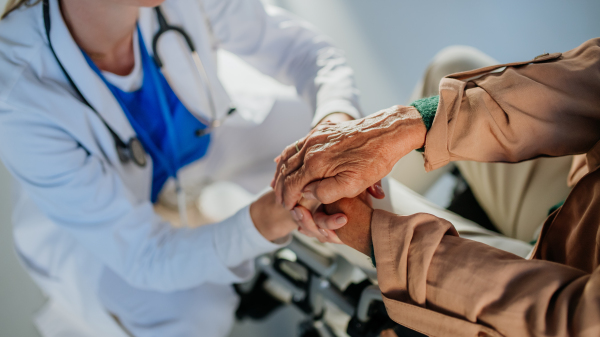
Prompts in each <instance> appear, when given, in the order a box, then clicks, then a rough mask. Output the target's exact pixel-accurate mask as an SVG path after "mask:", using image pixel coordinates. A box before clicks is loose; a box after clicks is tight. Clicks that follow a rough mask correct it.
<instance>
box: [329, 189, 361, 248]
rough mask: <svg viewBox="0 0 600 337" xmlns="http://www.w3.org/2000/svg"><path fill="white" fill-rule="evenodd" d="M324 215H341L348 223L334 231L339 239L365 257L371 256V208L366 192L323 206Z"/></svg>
mask: <svg viewBox="0 0 600 337" xmlns="http://www.w3.org/2000/svg"><path fill="white" fill-rule="evenodd" d="M324 209H325V213H326V214H335V213H343V214H345V215H346V216H347V217H348V223H347V224H346V225H345V226H343V227H341V228H339V229H336V230H335V233H336V234H337V236H338V237H339V239H340V240H341V241H342V242H343V243H345V244H346V245H348V246H350V247H352V248H354V249H356V250H358V251H359V252H361V253H364V254H366V255H369V256H370V255H371V246H372V244H373V242H372V240H371V217H372V215H373V208H372V207H371V200H370V196H369V194H367V192H366V191H365V192H363V193H362V194H360V195H359V196H357V197H355V198H351V199H350V198H344V199H340V200H338V201H336V202H335V203H333V204H329V205H324Z"/></svg>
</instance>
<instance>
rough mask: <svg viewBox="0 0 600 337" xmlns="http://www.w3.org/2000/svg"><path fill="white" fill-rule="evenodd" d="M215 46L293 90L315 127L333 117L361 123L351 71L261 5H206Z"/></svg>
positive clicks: (315, 37) (299, 25)
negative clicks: (341, 115) (338, 114)
mask: <svg viewBox="0 0 600 337" xmlns="http://www.w3.org/2000/svg"><path fill="white" fill-rule="evenodd" d="M202 3H203V6H204V10H205V11H206V13H207V16H208V18H209V20H210V23H211V26H212V30H213V33H214V36H215V38H216V40H217V42H218V43H219V46H220V47H221V48H223V49H225V50H228V51H230V52H232V53H234V54H236V55H238V56H239V57H241V58H242V59H243V60H245V61H246V62H248V63H249V64H250V65H252V66H254V67H255V68H256V69H258V70H259V71H261V72H263V73H264V74H267V75H269V76H271V77H273V78H275V79H277V80H278V81H280V82H282V83H284V84H287V85H294V86H295V87H296V89H297V91H298V94H299V95H300V96H301V97H303V98H304V99H305V100H306V101H307V102H308V103H309V105H310V106H311V107H312V108H313V109H314V110H315V116H314V120H313V125H314V124H316V123H318V122H319V121H320V120H321V119H323V117H325V116H327V115H328V114H331V113H334V112H344V113H347V114H349V115H351V116H352V117H354V118H360V117H361V113H360V109H359V103H358V90H357V89H356V86H355V81H354V73H353V70H352V69H351V68H350V67H349V66H348V64H347V63H346V59H345V57H344V55H343V53H342V52H341V51H340V50H339V49H338V48H336V47H334V46H333V45H332V43H331V41H330V39H329V38H327V37H326V36H324V35H323V34H321V33H318V32H317V30H316V29H315V28H314V27H313V26H311V25H310V24H308V23H307V22H305V21H303V20H301V19H298V18H296V17H294V16H293V15H291V14H290V13H288V12H286V11H284V10H282V9H280V8H277V7H273V6H267V7H265V6H264V5H263V4H262V3H261V2H260V1H259V0H226V1H222V0H204V1H202Z"/></svg>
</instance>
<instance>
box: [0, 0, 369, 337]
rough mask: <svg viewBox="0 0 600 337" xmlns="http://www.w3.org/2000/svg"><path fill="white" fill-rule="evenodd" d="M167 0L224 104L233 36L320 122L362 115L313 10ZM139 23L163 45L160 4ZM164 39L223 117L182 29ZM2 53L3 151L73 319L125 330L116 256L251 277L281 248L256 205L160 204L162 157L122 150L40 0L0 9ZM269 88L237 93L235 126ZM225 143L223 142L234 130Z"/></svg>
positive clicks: (45, 266) (207, 277)
mask: <svg viewBox="0 0 600 337" xmlns="http://www.w3.org/2000/svg"><path fill="white" fill-rule="evenodd" d="M162 7H163V12H164V14H165V16H166V17H167V19H168V20H169V22H170V23H171V24H174V25H181V26H182V27H184V29H185V30H186V31H187V32H188V34H189V35H190V36H191V38H192V40H193V42H194V44H195V45H196V49H197V50H198V53H199V56H200V58H201V59H202V60H203V63H204V67H205V68H206V71H207V74H208V77H209V79H210V81H211V83H212V86H213V90H214V100H215V105H216V108H217V109H216V110H217V113H218V114H219V115H223V114H225V112H226V111H227V110H228V107H229V104H230V98H229V96H228V94H227V92H226V90H225V89H224V87H223V86H222V85H221V84H220V82H219V78H218V74H217V64H216V56H215V55H216V50H217V49H218V48H223V49H225V50H228V51H230V52H232V53H234V54H237V55H238V56H240V57H241V58H242V59H244V60H245V61H246V62H247V63H249V64H251V65H252V66H254V67H255V68H257V69H258V70H260V71H261V72H262V73H264V74H267V75H270V76H272V77H274V78H276V79H277V80H279V81H280V82H282V83H284V84H288V85H294V86H295V87H296V89H297V91H298V94H299V95H300V96H301V97H303V98H304V99H305V100H306V101H307V103H308V104H309V105H310V106H311V108H313V109H314V110H315V116H314V121H315V122H316V121H318V120H320V119H321V118H323V117H324V116H326V115H327V114H329V113H332V112H336V111H340V112H346V113H348V114H350V115H352V116H354V117H359V112H358V103H357V90H356V89H355V86H354V81H353V78H352V71H351V69H350V68H349V67H348V66H347V65H346V64H345V61H344V58H343V57H342V55H341V54H340V53H339V51H338V50H337V49H335V48H333V47H332V46H331V44H330V43H329V41H328V39H326V38H324V37H323V36H321V35H320V34H318V33H316V32H315V31H314V30H313V29H311V27H310V26H308V25H307V24H306V23H304V22H302V21H300V20H297V19H295V18H293V17H292V16H291V15H289V14H288V13H286V12H284V11H282V10H279V9H275V8H271V9H267V10H266V9H265V7H263V5H262V4H261V3H260V1H259V0H204V1H202V2H201V1H200V0H167V1H166V2H165V3H164V4H163V6H162ZM50 12H51V13H50V14H51V23H52V28H51V40H52V43H53V46H54V49H55V51H56V54H57V57H58V58H59V59H60V61H61V62H62V64H63V65H64V66H65V68H66V71H67V72H68V73H69V75H70V76H71V78H72V79H73V81H74V82H75V84H76V85H77V87H78V88H79V90H80V91H81V93H82V94H83V96H84V97H85V98H86V99H87V101H88V102H90V104H91V105H92V106H93V107H94V108H95V109H96V110H97V111H98V113H99V114H101V115H102V117H103V118H104V120H105V121H106V122H107V123H108V124H109V125H110V126H111V127H112V129H113V130H114V131H115V132H116V133H117V134H118V135H119V136H120V137H121V139H123V140H129V139H130V138H131V137H132V136H134V135H135V133H134V130H133V129H132V127H131V125H130V123H129V122H128V120H127V117H126V116H125V114H124V113H123V111H122V110H121V108H120V106H119V104H118V102H117V101H116V100H115V98H114V97H113V95H112V94H111V93H110V91H109V90H108V89H107V88H106V86H105V85H104V84H103V82H102V81H101V79H100V78H99V77H98V76H97V75H96V74H95V73H94V72H93V70H92V69H90V67H89V66H88V65H87V63H86V61H85V59H84V57H83V55H82V53H81V51H80V50H79V48H78V46H77V45H76V43H75V42H74V41H73V39H72V37H71V35H70V34H69V32H68V29H67V27H66V25H65V23H64V21H63V20H62V17H61V14H60V10H59V7H58V1H57V0H51V1H50ZM205 19H207V20H205ZM139 26H140V29H141V32H142V35H143V38H144V41H145V43H146V47H147V48H148V50H149V51H151V50H152V48H151V45H150V44H151V41H152V36H153V33H154V32H155V31H156V29H157V27H158V23H157V22H156V17H155V15H154V12H153V11H152V10H151V9H149V8H143V9H141V10H140V16H139ZM159 51H160V53H161V57H162V60H163V63H164V68H163V72H164V73H165V76H166V77H167V78H168V80H169V83H170V85H171V87H172V88H173V90H174V91H175V93H176V94H177V96H178V97H179V98H180V100H181V101H182V102H183V103H184V104H185V105H186V107H187V108H188V109H189V110H190V111H191V112H192V113H193V114H197V115H200V116H205V117H206V116H210V112H209V111H210V110H209V109H208V103H207V100H206V99H205V97H204V96H203V93H204V92H205V89H204V88H203V86H204V85H206V84H205V83H203V82H202V80H201V77H199V76H198V75H197V74H196V72H195V68H194V67H193V63H192V59H191V57H190V54H189V52H188V49H187V47H186V45H185V44H184V43H183V41H182V40H181V39H180V38H178V37H177V36H175V35H166V36H164V37H163V38H161V42H160V44H159ZM0 53H1V55H0V69H1V71H0V159H1V160H2V161H3V163H4V164H5V165H6V167H7V168H8V170H9V171H10V172H11V174H12V175H13V177H14V178H15V179H14V189H13V190H14V211H13V224H14V227H15V230H14V236H15V242H16V249H17V251H18V254H19V256H20V257H21V260H22V262H23V264H24V266H25V267H26V268H27V270H28V272H29V273H30V274H31V275H32V277H33V278H34V279H35V281H36V282H37V283H38V285H39V286H40V287H41V288H42V289H43V290H44V292H45V293H46V294H47V295H48V296H49V297H50V298H51V299H52V303H53V304H52V307H56V308H63V309H65V310H67V311H68V312H69V313H68V314H67V315H62V317H63V318H64V317H67V318H68V319H67V320H66V321H70V323H68V324H83V325H86V326H87V329H89V331H93V334H96V335H98V336H124V333H123V331H122V330H121V329H120V328H119V327H118V326H117V325H116V324H115V322H114V321H113V320H112V318H111V317H110V316H109V315H108V314H107V313H106V311H105V310H104V309H103V307H102V306H101V305H100V303H99V302H98V299H97V295H96V293H97V288H98V282H99V278H100V275H101V273H102V270H103V269H104V268H105V267H108V268H110V269H111V270H112V271H114V272H115V273H116V274H118V275H119V276H120V277H121V278H123V279H124V280H126V281H127V283H129V284H130V285H133V286H135V287H137V288H139V289H146V290H154V291H161V292H171V291H177V290H185V289H189V288H192V287H195V286H198V285H200V284H203V283H215V284H229V283H233V282H239V281H242V280H244V279H246V278H247V277H249V276H250V275H251V273H252V272H253V265H252V258H253V257H255V256H257V255H259V254H261V253H263V252H266V251H269V250H272V249H274V248H276V247H278V246H277V245H275V244H273V243H270V242H267V241H266V240H264V238H262V237H261V236H260V234H259V233H258V232H257V231H256V229H255V228H254V226H253V224H252V221H251V219H250V216H249V211H248V207H246V208H244V209H242V210H241V211H240V212H238V213H237V214H236V215H234V216H232V217H231V218H229V219H226V220H225V221H222V222H220V223H218V224H215V225H209V226H203V227H200V228H197V229H173V228H172V227H171V226H170V225H169V224H168V223H166V222H165V221H164V220H162V219H161V218H160V217H159V216H158V215H156V214H155V213H154V211H153V207H152V204H151V202H150V200H149V199H150V187H151V181H152V162H151V158H150V157H148V161H149V165H147V166H146V167H144V168H140V167H138V166H135V165H133V164H125V165H123V164H122V163H121V162H120V161H119V159H118V156H117V152H116V150H115V146H114V141H113V138H112V137H111V135H110V133H109V131H108V130H107V128H106V127H105V126H104V125H103V123H102V121H101V120H100V119H99V118H98V116H97V115H96V114H95V113H94V112H93V111H92V110H91V109H89V108H88V107H87V106H86V105H85V104H83V103H82V102H81V100H80V99H78V97H77V96H76V95H75V91H74V90H73V88H72V87H71V86H70V85H69V83H68V81H67V79H66V78H65V76H64V75H63V73H62V71H61V69H60V67H59V65H58V63H57V62H56V60H55V58H54V56H53V55H52V53H51V50H50V48H49V45H48V41H47V39H46V34H45V30H44V22H43V16H42V5H41V3H40V4H38V5H35V6H33V7H30V8H26V7H24V8H22V9H20V10H17V11H15V12H13V13H11V14H10V15H9V16H8V17H7V18H6V19H4V20H2V21H1V22H0ZM266 97H267V98H266ZM247 98H248V99H250V100H252V97H247ZM241 100H242V101H243V100H244V99H243V98H242V99H241ZM265 100H266V101H265ZM268 100H269V98H268V96H263V97H260V100H259V102H258V103H256V102H255V104H252V103H249V104H244V103H243V102H238V103H240V104H239V113H237V114H236V115H235V117H232V118H230V119H228V120H227V121H226V126H229V127H236V126H239V127H244V125H249V124H260V123H261V122H262V121H263V120H264V119H265V118H266V117H267V114H268V111H269V109H270V107H271V106H272V103H269V101H268ZM244 106H249V107H251V108H249V109H245V108H244ZM261 107H262V108H261ZM247 141H248V142H252V139H247ZM214 142H221V143H220V145H223V142H227V139H223V137H221V138H219V137H216V139H215V140H213V143H214ZM216 145H219V144H213V145H211V147H212V146H216ZM225 145H227V144H225ZM223 146H224V145H223ZM231 146H235V144H231ZM213 156H218V153H217V154H214V153H213ZM200 161H201V160H200ZM228 163H229V164H228V165H230V166H231V165H235V160H232V159H231V158H230V160H229V161H228ZM187 174H188V175H189V174H191V173H189V172H187ZM73 315H75V316H77V317H74V316H73ZM48 317H52V318H48ZM48 317H46V318H45V319H46V320H53V319H59V317H61V315H58V314H57V315H55V316H48ZM78 318H81V320H80V321H79V322H78V323H73V320H77V319H78ZM82 322H84V323H82ZM66 324H67V323H66ZM60 329H61V328H59V327H56V331H59V330H60Z"/></svg>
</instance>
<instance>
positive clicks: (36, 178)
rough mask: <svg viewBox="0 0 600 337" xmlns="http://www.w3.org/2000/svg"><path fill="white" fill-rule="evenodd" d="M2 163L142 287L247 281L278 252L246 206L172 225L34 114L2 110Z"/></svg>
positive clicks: (52, 215) (59, 221)
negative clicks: (217, 217)
mask: <svg viewBox="0 0 600 337" xmlns="http://www.w3.org/2000/svg"><path fill="white" fill-rule="evenodd" d="M0 104H1V103H0ZM0 159H1V160H2V162H3V163H4V164H5V165H6V167H7V168H8V170H9V171H10V172H11V173H12V175H13V176H14V177H15V178H16V179H17V181H18V182H19V184H21V185H22V186H23V188H24V190H25V192H26V193H27V194H28V195H29V196H30V197H31V198H32V199H33V201H34V202H35V204H36V205H37V206H38V207H39V209H41V210H42V212H44V213H45V214H46V216H47V217H48V218H49V219H50V220H52V221H53V222H54V223H55V224H56V225H57V226H59V227H61V228H63V229H64V230H66V231H68V233H69V234H70V235H72V236H73V237H74V238H75V239H76V241H77V242H78V243H79V244H80V245H82V246H83V247H85V248H86V249H87V250H88V251H89V252H91V253H92V254H93V255H94V256H95V257H96V258H98V259H99V260H101V261H102V262H103V263H105V264H106V265H107V266H108V267H110V268H111V269H112V270H113V271H114V272H115V273H117V274H118V275H119V276H121V277H123V278H124V279H125V280H126V281H127V282H128V283H130V284H131V285H133V286H135V287H138V288H140V289H148V290H156V291H176V290H183V289H189V288H193V287H195V286H198V285H200V284H202V283H205V282H212V283H218V284H229V283H234V282H240V281H244V280H245V279H247V278H249V277H250V276H251V275H252V273H253V268H254V266H253V262H252V259H253V258H254V257H256V256H258V255H259V254H261V253H264V252H266V251H269V250H271V249H275V248H277V247H279V245H275V244H273V243H270V242H268V241H267V240H265V239H263V240H260V238H257V235H258V236H260V234H259V233H258V232H257V231H256V229H255V228H254V225H253V223H252V220H251V218H250V216H249V214H248V208H247V207H246V208H245V209H244V210H242V211H240V212H239V213H238V214H236V215H234V216H232V217H231V218H229V219H226V220H224V221H223V222H222V223H216V224H212V225H207V226H202V227H199V228H195V229H189V228H174V227H173V226H171V225H170V224H169V223H167V222H165V221H164V220H162V219H161V218H160V217H159V216H158V215H156V214H155V213H154V210H153V207H152V204H151V203H150V201H148V200H147V199H144V200H139V198H136V197H135V196H134V194H133V193H131V191H130V190H128V188H127V187H126V186H125V185H124V183H123V181H122V179H121V177H120V176H119V175H118V173H117V172H116V171H115V169H114V168H113V167H112V166H111V165H110V164H109V163H108V162H107V161H106V160H105V159H104V158H101V157H99V156H97V155H94V154H90V151H87V150H86V149H85V148H83V147H82V146H81V145H80V144H79V143H78V142H77V141H76V140H75V139H74V138H73V137H72V136H70V135H69V134H67V133H66V132H65V131H63V130H62V129H60V128H59V127H56V126H55V125H54V124H53V123H52V122H51V121H48V120H47V119H45V117H43V116H40V115H37V114H35V113H28V112H25V111H15V110H12V111H11V109H10V108H8V109H7V107H6V106H2V105H0ZM148 183H150V182H148ZM227 233H230V234H231V235H227ZM244 235H247V237H246V238H245V237H244ZM236 256H237V257H238V258H236ZM239 257H243V258H239Z"/></svg>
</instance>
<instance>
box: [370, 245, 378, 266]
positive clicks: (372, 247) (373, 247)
mask: <svg viewBox="0 0 600 337" xmlns="http://www.w3.org/2000/svg"><path fill="white" fill-rule="evenodd" d="M371 262H373V267H377V262H376V261H375V246H373V245H371Z"/></svg>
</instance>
